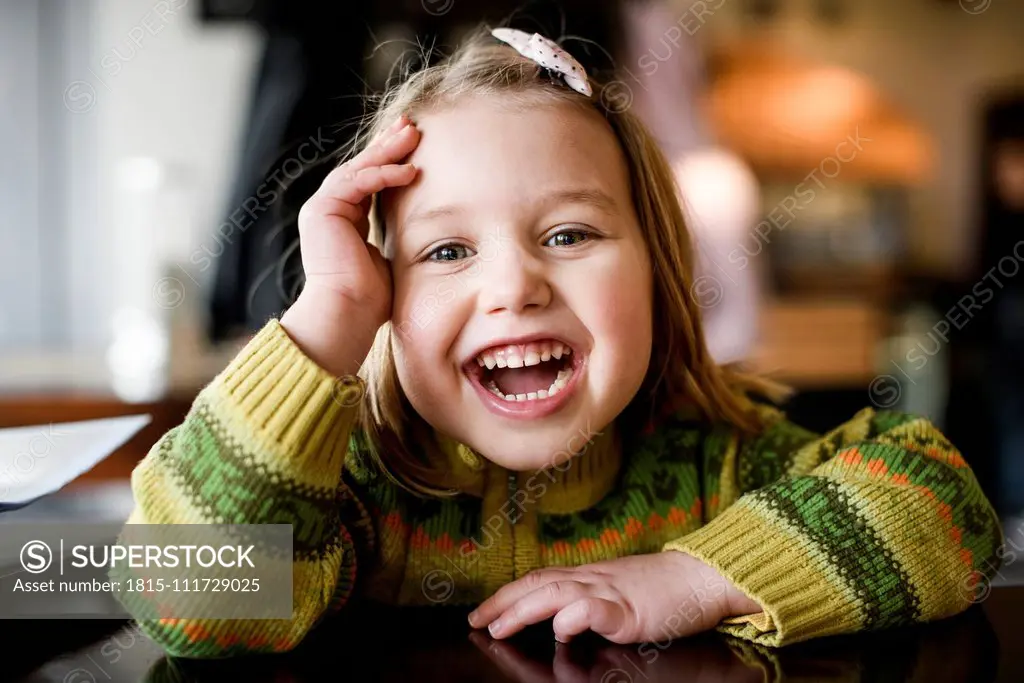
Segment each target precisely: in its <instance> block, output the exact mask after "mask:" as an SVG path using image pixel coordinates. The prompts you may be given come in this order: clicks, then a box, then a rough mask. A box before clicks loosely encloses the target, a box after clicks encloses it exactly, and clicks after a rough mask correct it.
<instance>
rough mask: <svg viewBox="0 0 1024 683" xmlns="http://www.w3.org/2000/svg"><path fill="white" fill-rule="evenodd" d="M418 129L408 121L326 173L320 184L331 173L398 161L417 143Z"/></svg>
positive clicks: (325, 181) (346, 173)
mask: <svg viewBox="0 0 1024 683" xmlns="http://www.w3.org/2000/svg"><path fill="white" fill-rule="evenodd" d="M419 140H420V131H419V129H418V128H416V125H415V124H412V123H409V124H407V125H405V126H403V127H402V128H400V129H399V130H398V131H397V132H395V133H393V134H390V135H387V136H385V137H382V138H381V140H380V141H378V142H375V143H374V144H372V145H370V146H369V147H367V148H366V149H364V150H363V151H361V152H360V153H359V154H357V155H356V156H355V157H353V158H352V159H350V160H349V161H346V162H345V163H344V164H342V165H341V166H339V167H338V168H336V169H334V170H333V171H331V172H330V173H329V174H327V177H326V178H324V182H323V183H321V186H323V185H326V184H327V183H328V181H330V180H331V176H332V175H340V176H345V175H349V174H355V173H358V172H359V171H361V170H363V169H364V168H371V167H373V166H383V165H385V164H393V163H396V162H398V161H400V160H401V159H402V158H403V157H406V156H408V155H409V153H410V152H412V151H413V150H414V149H416V145H417V144H419Z"/></svg>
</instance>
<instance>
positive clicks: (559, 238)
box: [545, 230, 590, 247]
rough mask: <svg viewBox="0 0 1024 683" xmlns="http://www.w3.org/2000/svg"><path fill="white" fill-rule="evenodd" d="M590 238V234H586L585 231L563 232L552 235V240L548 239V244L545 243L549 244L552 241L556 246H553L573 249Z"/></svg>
mask: <svg viewBox="0 0 1024 683" xmlns="http://www.w3.org/2000/svg"><path fill="white" fill-rule="evenodd" d="M588 237H590V233H588V232H586V231H585V230H563V231H562V232H558V233H555V234H554V235H552V236H551V238H550V239H548V241H547V242H545V244H549V243H550V242H551V241H552V240H554V241H555V244H553V245H552V246H555V247H571V246H573V245H574V244H578V243H580V242H583V241H584V240H586V239H587V238H588Z"/></svg>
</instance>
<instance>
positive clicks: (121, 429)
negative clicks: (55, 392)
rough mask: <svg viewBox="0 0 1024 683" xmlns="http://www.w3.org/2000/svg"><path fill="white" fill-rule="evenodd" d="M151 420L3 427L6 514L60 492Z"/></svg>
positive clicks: (1, 487)
mask: <svg viewBox="0 0 1024 683" xmlns="http://www.w3.org/2000/svg"><path fill="white" fill-rule="evenodd" d="M151 420H152V416H150V415H129V416H126V417H113V418H105V419H101V420H85V421H81V422H64V423H58V424H47V425H34V426H31V427H14V428H10V429H0V510H2V509H11V508H16V507H22V506H24V505H27V504H29V503H31V502H32V501H34V500H36V499H38V498H40V497H42V496H46V495H49V494H51V493H54V492H56V491H58V490H60V489H61V488H63V487H64V486H66V485H67V484H68V483H69V482H71V481H72V480H73V479H75V478H77V477H78V476H80V475H81V474H83V473H85V472H87V471H89V470H90V469H92V468H93V467H94V466H95V465H96V464H97V463H99V462H100V461H102V460H103V459H105V458H106V457H107V456H109V455H110V454H111V453H113V452H114V451H115V450H117V449H118V448H120V447H121V446H122V445H124V444H125V443H127V441H128V440H129V439H131V438H132V437H133V436H135V434H137V433H138V432H139V430H140V429H142V428H143V427H145V426H146V425H147V424H149V423H150V421H151Z"/></svg>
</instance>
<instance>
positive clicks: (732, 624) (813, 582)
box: [663, 499, 859, 647]
mask: <svg viewBox="0 0 1024 683" xmlns="http://www.w3.org/2000/svg"><path fill="white" fill-rule="evenodd" d="M806 543H807V541H806V539H804V538H801V537H799V536H796V535H793V534H792V533H790V532H788V530H786V529H784V528H782V527H780V526H779V525H778V524H777V523H776V522H775V521H774V520H773V519H772V518H771V517H770V516H769V514H768V511H767V510H762V509H758V507H755V506H754V505H750V504H749V503H748V502H747V501H744V500H743V499H740V500H739V501H737V502H736V503H735V504H733V505H732V506H730V507H729V508H727V509H726V510H725V511H724V512H722V513H721V514H720V515H719V516H718V517H716V518H715V519H714V520H712V521H711V522H709V523H708V524H707V525H705V526H703V527H701V528H700V529H698V530H697V531H694V532H693V533H691V534H688V535H686V536H684V537H682V538H679V539H676V540H674V541H669V542H668V543H666V544H665V546H664V548H663V549H664V550H677V551H680V552H684V553H687V554H689V555H692V556H693V557H696V558H697V559H699V560H701V561H702V562H704V563H705V564H708V565H710V566H711V567H714V568H715V569H716V570H718V572H719V573H721V574H722V575H723V576H724V577H725V578H726V579H728V580H729V581H731V582H732V584H733V585H734V586H736V588H738V589H739V590H740V591H742V592H743V593H745V594H746V595H747V596H748V597H750V598H751V599H752V600H754V601H755V602H757V603H758V604H760V605H761V607H762V609H763V611H762V612H759V613H757V614H751V615H745V616H742V617H733V618H729V619H725V620H724V621H723V622H722V623H721V624H719V626H718V630H720V631H722V632H724V633H728V634H729V635H732V636H735V637H738V638H743V639H745V640H748V641H751V642H754V643H758V644H761V645H767V646H769V647H778V646H781V645H789V644H791V643H795V642H798V641H802V640H808V639H810V638H817V637H820V636H825V635H830V634H836V633H844V632H850V631H852V630H855V629H856V627H857V626H858V625H859V624H858V623H856V622H857V621H858V620H857V618H856V612H855V610H851V609H850V606H849V605H847V604H844V602H845V601H844V600H843V599H842V598H841V597H840V596H837V595H836V593H835V587H834V586H830V585H826V584H828V583H829V580H828V576H827V574H828V572H827V570H826V571H822V568H819V567H816V566H815V562H814V559H813V558H812V557H810V556H809V553H808V549H807V547H806Z"/></svg>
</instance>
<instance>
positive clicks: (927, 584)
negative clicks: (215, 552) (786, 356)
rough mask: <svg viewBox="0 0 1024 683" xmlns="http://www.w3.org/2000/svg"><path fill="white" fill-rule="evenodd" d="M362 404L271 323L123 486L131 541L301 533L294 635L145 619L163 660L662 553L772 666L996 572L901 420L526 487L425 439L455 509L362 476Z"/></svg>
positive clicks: (942, 476)
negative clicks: (223, 533)
mask: <svg viewBox="0 0 1024 683" xmlns="http://www.w3.org/2000/svg"><path fill="white" fill-rule="evenodd" d="M364 391H365V385H364V384H363V382H362V380H361V379H359V378H357V377H354V376H353V377H344V378H340V379H339V378H335V377H332V376H330V375H328V374H327V373H326V372H324V371H323V370H322V369H321V368H320V367H319V366H317V365H316V364H315V363H313V362H312V361H311V360H310V359H309V358H307V357H306V356H305V355H304V354H303V353H302V351H301V350H300V349H299V348H298V347H297V346H296V345H295V344H294V343H293V342H292V340H291V339H290V338H289V337H288V335H287V334H286V333H285V331H284V329H283V328H282V327H281V326H280V324H279V323H278V321H276V320H271V321H270V322H268V323H267V325H266V326H265V327H264V328H263V329H262V330H261V331H260V332H259V333H258V334H256V335H255V336H254V337H253V338H252V339H251V340H250V341H249V343H248V344H247V346H246V347H245V348H244V349H243V350H242V352H241V353H240V354H239V355H238V356H237V357H236V358H235V359H234V360H233V361H232V362H231V364H230V365H229V366H228V367H227V368H226V369H225V370H224V371H223V372H221V373H220V374H219V375H218V376H217V377H216V378H215V379H214V381H212V382H211V383H210V384H209V385H207V386H206V387H204V388H203V390H202V391H201V392H200V393H199V395H198V396H197V398H196V400H195V402H194V404H193V406H192V408H191V410H190V412H189V414H188V416H187V417H186V418H185V420H184V421H183V423H182V424H180V425H178V426H177V427H175V428H174V429H172V430H170V431H169V432H168V433H167V434H165V435H164V436H163V437H162V438H161V439H160V440H159V441H158V442H157V443H156V444H155V445H154V447H153V448H152V450H151V452H150V453H149V454H148V455H147V456H146V457H145V458H144V459H143V460H142V462H140V463H139V465H138V466H137V467H136V469H135V470H134V472H133V474H132V488H133V492H134V496H135V509H134V510H133V512H132V515H131V517H130V519H129V524H138V523H141V524H195V523H231V524H239V523H245V524H269V523H275V524H279V523H290V524H292V525H293V530H294V541H293V542H294V547H293V552H294V557H293V563H292V566H293V577H292V581H293V596H292V600H293V605H294V611H293V614H292V618H291V619H278V620H258V619H251V620H246V619H234V620H208V619H175V618H163V619H155V618H154V619H150V618H145V619H142V618H140V619H139V626H140V627H141V628H142V629H143V630H144V631H145V632H146V633H148V634H149V635H150V636H151V637H152V638H153V639H154V640H155V641H157V642H158V643H159V644H160V645H161V646H162V647H163V648H164V649H165V650H166V651H167V652H168V653H169V654H172V655H176V656H181V657H196V658H204V657H226V656H231V655H235V654H243V653H250V652H280V651H287V650H290V649H292V648H294V647H295V646H296V645H297V644H298V643H300V642H301V641H302V640H303V638H304V637H305V636H306V635H307V634H308V633H309V632H310V630H311V629H313V628H315V627H316V626H317V625H318V624H319V623H321V621H322V620H324V619H326V618H328V617H336V618H343V616H344V612H345V609H344V608H345V606H346V605H348V604H351V603H353V602H354V601H356V600H369V601H380V602H383V603H388V604H393V605H395V604H397V605H437V604H445V605H463V604H465V605H469V604H475V603H478V602H480V601H481V600H483V599H484V598H486V597H487V596H488V595H490V594H491V593H493V592H494V591H495V590H497V589H498V588H499V587H500V586H502V585H504V584H505V583H507V582H509V581H511V580H514V579H515V578H517V577H520V576H522V575H523V574H525V573H526V572H528V571H530V570H532V569H535V568H538V567H544V566H552V565H562V566H575V565H579V564H584V563H588V562H594V561H598V560H602V559H609V558H614V557H622V556H626V555H632V554H638V553H655V552H662V551H665V550H670V549H672V550H680V551H683V552H687V553H690V554H692V555H694V556H695V557H697V558H699V559H701V560H702V561H704V562H706V563H708V564H710V565H712V566H713V567H715V568H716V569H718V570H719V571H720V572H721V573H722V574H723V575H724V576H726V577H727V578H728V579H729V580H731V581H732V582H733V583H734V584H735V585H736V586H737V587H739V588H740V589H741V590H742V591H744V592H745V593H747V594H748V595H749V596H751V597H752V598H753V599H754V600H756V601H757V602H758V603H759V604H760V605H761V606H762V607H763V612H761V613H758V614H755V615H750V616H747V617H741V618H736V619H731V620H728V621H726V622H723V623H722V624H720V626H719V629H720V630H722V631H724V632H727V633H730V634H732V635H734V636H737V637H740V638H744V639H747V640H749V641H752V642H754V643H759V644H762V645H768V646H780V645H786V644H789V643H794V642H798V641H801V640H806V639H809V638H815V637H819V636H825V635H829V634H840V633H851V632H856V631H862V630H873V629H881V628H886V627H891V626H896V625H901V624H909V623H914V622H923V621H929V620H934V619H939V618H943V617H947V616H950V615H953V614H956V613H958V612H961V611H963V610H964V609H966V608H967V607H968V606H969V605H970V604H971V601H972V599H973V597H974V596H975V595H976V594H978V593H979V590H980V589H981V587H982V586H981V585H979V584H980V583H983V582H987V580H988V577H990V576H991V575H992V574H993V572H994V571H995V570H996V569H997V568H998V566H999V558H998V552H997V549H998V548H999V546H1000V544H1001V543H1002V540H1003V539H1002V531H1001V526H1000V524H999V520H998V518H997V516H996V514H995V513H994V511H993V509H992V507H991V506H990V504H989V502H988V501H987V500H986V498H985V496H984V494H983V493H982V491H981V490H980V488H979V486H978V483H977V481H976V480H975V477H974V475H973V473H972V472H971V470H970V468H969V467H968V465H967V464H966V463H965V462H964V460H963V459H962V458H961V456H960V455H959V453H958V452H957V450H956V449H955V448H954V447H953V446H952V445H951V444H950V443H949V442H948V441H947V440H946V439H945V438H944V437H943V435H942V434H941V433H939V431H938V430H937V429H936V428H935V427H934V426H932V425H931V424H930V423H929V422H928V421H927V420H925V419H923V418H920V417H916V416H913V415H906V414H899V413H894V412H876V411H873V410H871V409H865V410H863V411H861V412H860V413H858V414H857V415H856V416H854V417H853V418H852V419H851V420H850V421H848V422H846V423H844V424H842V425H840V426H839V427H837V428H836V429H834V430H832V431H830V432H829V433H827V434H824V435H819V434H815V433H812V432H810V431H807V430H805V429H802V428H800V427H798V426H796V425H794V424H792V423H791V422H789V421H788V420H786V419H785V416H784V415H783V414H782V413H780V412H778V411H776V410H775V409H769V408H767V407H766V408H765V410H766V411H768V414H769V415H770V420H769V424H768V426H767V427H766V428H765V430H764V431H763V432H762V433H760V434H759V435H757V436H756V437H749V436H748V437H741V436H740V435H739V433H738V432H737V431H736V430H734V429H732V428H730V427H729V426H728V425H718V424H708V423H706V422H705V421H700V420H697V419H693V418H688V417H686V416H682V415H678V414H675V415H671V416H668V417H665V418H663V419H661V420H660V421H658V422H657V423H656V424H655V423H650V424H648V425H647V427H646V428H645V429H643V430H642V431H640V432H639V433H636V434H619V433H618V432H617V431H616V430H615V426H614V425H612V426H610V427H609V428H608V429H606V430H605V433H603V434H602V433H598V434H593V435H584V436H583V437H582V438H585V439H589V441H590V443H591V444H592V447H588V449H587V450H586V452H585V453H584V455H583V456H581V457H578V458H575V459H573V460H572V461H569V463H567V466H557V467H554V468H549V469H547V470H544V471H542V472H536V473H532V474H531V473H518V474H516V473H512V472H508V471H505V470H501V469H500V468H498V467H497V466H496V465H493V464H492V463H489V462H487V461H485V460H482V459H481V458H479V457H477V456H476V454H474V453H473V452H472V451H471V450H470V449H468V448H467V447H466V446H464V445H462V444H458V443H455V442H453V441H450V440H448V439H446V438H444V437H442V436H439V435H435V438H434V439H433V440H432V441H431V442H430V446H431V449H432V450H431V451H430V452H432V453H434V454H435V457H438V458H440V459H442V462H439V463H438V464H439V465H441V466H442V467H444V468H446V469H447V470H448V471H449V472H450V473H452V474H453V476H454V477H456V478H459V480H460V481H462V482H463V485H462V487H461V488H460V490H461V491H462V493H460V494H459V495H456V496H452V497H447V498H426V497H420V496H415V495H412V494H410V493H408V492H406V491H405V490H404V489H402V488H400V487H398V486H396V485H395V484H394V483H392V482H391V481H390V480H389V479H388V478H387V477H385V476H384V475H383V474H381V473H379V472H378V471H377V470H375V469H374V468H373V467H371V466H370V465H369V464H368V459H367V457H366V454H365V453H364V452H363V449H362V448H361V446H360V439H359V438H358V434H356V433H354V431H353V425H354V423H355V422H354V418H355V414H354V407H353V406H355V405H356V404H357V403H358V401H359V400H360V399H361V398H362V396H363V393H364ZM197 599H198V598H197ZM126 605H127V608H128V609H129V610H130V611H131V610H132V609H133V607H132V603H131V602H130V601H127V602H126ZM132 613H133V614H137V615H138V614H139V613H140V612H137V611H133V612H132Z"/></svg>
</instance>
